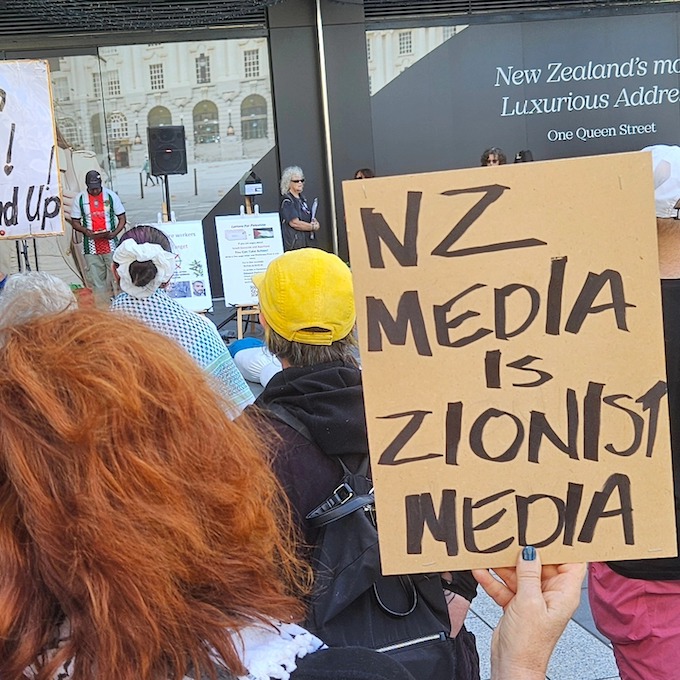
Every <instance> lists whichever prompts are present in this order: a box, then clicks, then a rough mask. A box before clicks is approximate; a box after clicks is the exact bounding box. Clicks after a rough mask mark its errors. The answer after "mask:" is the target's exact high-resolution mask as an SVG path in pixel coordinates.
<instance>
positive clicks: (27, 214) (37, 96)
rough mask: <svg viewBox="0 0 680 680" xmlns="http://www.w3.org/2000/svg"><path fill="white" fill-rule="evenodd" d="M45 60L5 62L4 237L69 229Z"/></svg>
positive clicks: (1, 105)
mask: <svg viewBox="0 0 680 680" xmlns="http://www.w3.org/2000/svg"><path fill="white" fill-rule="evenodd" d="M57 160H58V154H57V153H56V135H55V126H54V115H53V111H52V97H51V95H50V77H49V68H48V65H47V62H46V61H0V166H1V167H0V238H26V237H27V236H54V235H58V234H62V233H63V231H64V224H63V211H62V207H61V198H60V196H59V168H58V166H57Z"/></svg>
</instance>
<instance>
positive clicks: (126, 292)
mask: <svg viewBox="0 0 680 680" xmlns="http://www.w3.org/2000/svg"><path fill="white" fill-rule="evenodd" d="M113 262H114V274H115V276H116V279H117V280H118V285H119V286H120V288H121V290H122V293H120V295H117V296H116V297H115V298H114V299H113V301H112V303H111V309H112V310H113V311H118V312H123V313H124V314H128V315H129V316H133V317H135V318H137V319H139V320H140V321H142V322H143V323H145V324H146V325H148V326H150V327H151V328H153V329H154V330H155V331H157V332H158V333H162V334H163V335H167V336H169V337H170V338H172V339H173V340H175V341H177V342H178V343H179V344H180V345H181V346H182V347H183V348H184V349H185V350H186V351H187V352H188V353H189V354H190V355H191V356H192V357H193V358H194V359H195V360H196V361H197V362H198V363H199V364H200V365H201V366H202V367H203V368H204V369H205V370H206V371H207V372H208V373H209V374H210V375H211V376H212V378H213V382H214V384H215V387H216V389H217V390H218V391H219V392H220V394H222V396H224V397H226V398H227V399H228V400H229V401H230V402H231V403H232V404H233V405H234V406H235V407H236V410H235V411H234V412H233V413H232V414H231V415H232V417H235V416H236V415H237V414H238V412H240V411H242V410H243V409H244V408H245V407H246V406H247V405H248V404H250V403H252V402H253V401H254V397H253V394H252V392H251V391H250V388H249V387H248V385H247V383H246V381H245V380H244V378H243V376H242V375H241V373H240V372H239V370H238V369H237V368H236V366H235V364H234V360H233V359H232V358H231V355H230V354H229V352H228V351H227V348H226V346H225V344H224V341H223V340H222V338H221V336H220V334H219V332H218V331H217V328H216V327H215V325H214V324H213V323H212V322H211V321H209V320H208V319H206V318H205V317H202V316H200V315H199V314H195V313H194V312H190V311H189V310H187V309H185V308H184V307H182V305H180V304H179V303H178V302H176V301H175V300H173V299H172V298H171V297H170V296H169V295H168V294H167V293H166V292H165V287H166V285H167V283H168V282H169V281H170V279H171V278H172V276H173V274H174V273H175V269H176V262H175V255H174V253H173V252H172V245H171V243H170V239H169V238H168V237H167V236H166V235H165V234H164V233H163V232H162V231H161V230H160V229H156V227H151V226H146V225H144V226H138V227H134V228H133V229H130V230H129V231H128V232H126V233H125V234H124V235H123V237H122V240H121V242H120V245H119V246H118V247H117V248H116V250H115V252H114V254H113Z"/></svg>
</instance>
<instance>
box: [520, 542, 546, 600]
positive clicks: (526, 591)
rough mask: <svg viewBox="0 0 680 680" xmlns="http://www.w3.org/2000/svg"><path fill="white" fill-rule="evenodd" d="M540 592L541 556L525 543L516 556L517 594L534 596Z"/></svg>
mask: <svg viewBox="0 0 680 680" xmlns="http://www.w3.org/2000/svg"><path fill="white" fill-rule="evenodd" d="M540 593H541V558H540V557H539V555H538V551H537V550H536V548H534V547H533V546H531V545H527V546H526V547H525V548H524V549H523V550H522V552H521V553H520V554H519V555H518V557H517V594H518V595H520V594H522V595H525V596H527V595H531V596H536V595H540Z"/></svg>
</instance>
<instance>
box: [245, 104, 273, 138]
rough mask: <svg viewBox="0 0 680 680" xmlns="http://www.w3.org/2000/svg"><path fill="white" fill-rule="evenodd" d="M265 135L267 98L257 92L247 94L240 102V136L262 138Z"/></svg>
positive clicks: (266, 134)
mask: <svg viewBox="0 0 680 680" xmlns="http://www.w3.org/2000/svg"><path fill="white" fill-rule="evenodd" d="M267 136H268V133H267V100H266V99H265V98H264V97H261V96H260V95H259V94H251V95H248V96H247V97H246V98H245V99H244V100H243V101H242V102H241V137H242V138H243V139H263V138H265V137H267Z"/></svg>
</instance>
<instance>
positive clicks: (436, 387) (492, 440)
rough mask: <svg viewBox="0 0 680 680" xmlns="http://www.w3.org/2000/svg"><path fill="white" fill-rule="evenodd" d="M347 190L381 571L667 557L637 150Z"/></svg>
mask: <svg viewBox="0 0 680 680" xmlns="http://www.w3.org/2000/svg"><path fill="white" fill-rule="evenodd" d="M343 189H344V195H345V206H346V215H347V227H348V235H349V245H350V256H351V266H352V271H353V274H354V282H355V298H356V302H357V326H358V332H359V341H360V349H361V359H362V364H363V370H364V385H365V399H366V414H367V423H368V434H369V443H370V449H371V460H372V469H373V478H374V482H375V488H376V504H377V515H378V529H379V532H380V546H381V557H382V563H383V571H384V573H387V574H394V573H416V572H429V571H440V570H442V571H443V570H448V569H466V568H471V567H481V566H484V567H494V566H507V565H512V564H514V563H515V559H516V556H517V551H518V548H519V547H520V546H521V545H526V544H529V545H535V546H537V547H540V548H541V555H542V559H543V562H544V563H558V562H573V561H582V560H590V561H593V560H609V559H629V558H636V559H637V558H644V557H667V556H672V555H675V554H676V539H675V516H674V501H673V485H672V473H671V457H670V444H669V426H668V412H667V401H666V396H665V382H664V381H665V369H664V358H663V333H662V321H661V300H660V288H659V273H658V261H657V245H656V226H655V217H654V200H653V186H652V170H651V160H650V155H649V154H647V153H627V154H617V155H611V156H597V157H591V158H580V159H568V160H560V161H549V162H540V163H522V164H518V165H506V166H501V167H495V168H475V169H470V170H457V171H451V172H437V173H427V174H421V175H408V176H401V177H389V178H375V179H370V180H353V181H348V182H345V183H344V185H343Z"/></svg>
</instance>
